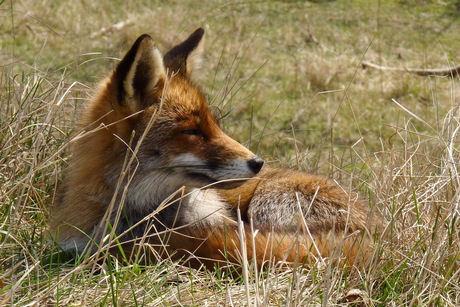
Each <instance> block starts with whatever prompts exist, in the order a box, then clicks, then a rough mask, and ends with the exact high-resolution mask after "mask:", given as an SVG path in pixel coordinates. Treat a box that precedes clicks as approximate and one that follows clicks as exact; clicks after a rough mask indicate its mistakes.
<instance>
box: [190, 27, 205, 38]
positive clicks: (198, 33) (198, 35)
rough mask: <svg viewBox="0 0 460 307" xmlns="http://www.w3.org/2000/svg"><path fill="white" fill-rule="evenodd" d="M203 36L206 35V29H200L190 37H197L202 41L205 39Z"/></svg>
mask: <svg viewBox="0 0 460 307" xmlns="http://www.w3.org/2000/svg"><path fill="white" fill-rule="evenodd" d="M203 35H204V29H203V28H198V29H196V30H195V32H193V33H192V35H190V36H196V37H197V38H198V37H199V38H200V39H201V38H202V37H203Z"/></svg>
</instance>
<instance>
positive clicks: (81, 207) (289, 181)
mask: <svg viewBox="0 0 460 307" xmlns="http://www.w3.org/2000/svg"><path fill="white" fill-rule="evenodd" d="M203 34H204V31H203V30H202V29H198V30H197V31H195V32H194V33H193V34H192V35H191V36H190V37H189V38H188V39H187V40H185V41H184V42H183V43H181V44H179V45H178V46H176V47H174V48H173V49H172V50H170V51H169V52H168V53H167V54H166V55H165V56H164V58H162V57H161V55H160V53H159V51H158V49H157V48H156V47H155V44H154V43H153V40H152V39H151V38H150V37H149V36H147V35H143V36H141V37H140V38H139V39H138V40H137V41H136V42H135V44H134V45H133V47H132V48H131V49H130V50H129V51H128V53H127V54H126V56H125V57H124V58H123V60H122V61H121V62H120V63H119V64H118V66H117V67H116V69H115V70H114V72H113V73H112V74H111V75H110V76H109V77H108V78H107V79H106V80H105V81H104V82H103V83H102V84H101V86H100V88H99V90H98V93H97V94H96V95H95V97H94V98H93V99H92V100H91V102H90V103H89V105H88V106H87V107H86V109H85V110H84V112H83V114H82V116H81V119H80V121H79V126H78V129H79V131H81V134H79V135H78V136H77V137H76V138H75V139H74V140H73V142H72V157H71V159H70V161H69V168H68V171H67V175H66V179H65V181H64V184H63V189H62V190H63V192H62V197H61V201H60V202H59V203H58V204H57V205H56V206H55V207H54V208H53V212H52V220H51V222H50V227H51V230H52V232H53V234H54V238H55V240H57V241H58V242H60V244H61V246H62V247H63V248H64V249H76V250H77V251H78V252H81V251H82V250H84V248H86V247H88V246H90V242H91V241H94V243H95V244H96V245H98V244H107V242H102V241H101V240H102V238H103V237H104V236H103V234H104V233H109V232H110V231H112V233H113V236H115V237H117V238H118V239H119V240H120V241H121V242H124V246H125V249H126V252H127V253H131V254H132V255H134V254H135V252H138V251H139V249H138V248H139V247H140V248H141V249H142V248H147V249H148V248H152V249H153V250H154V251H155V253H156V254H158V255H159V256H160V257H172V258H173V259H184V258H187V261H188V262H189V263H190V264H192V265H199V263H204V264H205V265H207V266H208V267H212V266H213V265H214V264H216V263H221V262H225V261H230V262H238V261H240V260H241V253H242V249H241V242H243V243H242V244H243V245H245V246H246V250H247V256H248V257H249V258H250V259H256V262H257V264H258V265H260V266H261V265H263V263H264V262H265V261H267V260H274V261H288V262H294V261H298V262H300V263H305V262H309V261H312V259H313V258H316V257H320V256H321V257H332V258H334V259H339V258H341V257H343V258H344V259H345V261H347V262H349V263H354V261H355V259H357V257H358V258H359V257H361V258H363V259H365V258H366V257H367V255H368V252H369V245H370V244H369V243H371V241H372V240H371V236H370V232H369V230H370V229H369V228H373V227H374V226H376V225H378V224H379V222H378V220H377V219H371V218H370V217H369V210H368V208H367V207H366V206H365V205H364V204H363V203H362V202H361V201H360V200H359V199H358V198H357V197H356V196H355V195H354V194H352V193H348V192H346V191H345V190H343V189H342V188H341V187H340V186H338V185H336V184H335V183H333V182H331V181H329V180H327V179H324V178H321V177H317V176H313V175H309V174H306V173H303V172H299V171H293V170H286V169H279V168H269V167H266V166H264V167H263V168H262V164H263V160H262V159H260V158H259V157H257V156H255V155H254V154H253V153H252V152H250V151H249V150H248V149H246V148H245V147H244V146H242V145H241V144H239V143H238V142H236V141H235V140H233V139H232V138H230V137H229V136H227V135H226V134H225V133H224V132H222V130H221V129H220V127H219V125H218V122H217V120H216V119H215V118H214V116H213V115H212V113H211V112H210V110H209V108H208V106H207V103H206V99H205V98H204V95H203V94H202V93H201V91H200V90H199V89H198V87H197V86H196V85H195V84H194V83H193V81H191V79H190V78H191V68H193V67H194V66H197V65H196V63H194V61H196V60H197V59H199V54H197V53H199V52H200V51H201V50H202V43H201V39H202V36H203ZM261 168H262V169H261ZM237 210H240V212H241V223H242V224H240V226H242V227H243V228H242V231H243V233H244V237H246V239H245V240H243V239H242V238H240V237H239V236H240V235H239V234H238V233H239V229H238V227H239V226H238V223H237ZM251 223H253V226H254V228H255V229H256V231H257V233H252V232H251V231H250V224H251ZM108 225H110V229H111V230H110V229H108V228H107V226H108ZM363 242H364V243H363ZM253 244H254V246H253ZM92 249H93V250H94V249H95V246H93V247H92ZM253 250H255V254H253ZM192 255H193V257H192Z"/></svg>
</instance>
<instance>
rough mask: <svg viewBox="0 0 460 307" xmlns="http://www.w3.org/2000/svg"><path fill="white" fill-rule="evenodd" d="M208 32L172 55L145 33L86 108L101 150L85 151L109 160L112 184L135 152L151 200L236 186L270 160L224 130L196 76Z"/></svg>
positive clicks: (142, 189)
mask: <svg viewBox="0 0 460 307" xmlns="http://www.w3.org/2000/svg"><path fill="white" fill-rule="evenodd" d="M203 35H204V30H203V29H198V30H196V31H195V32H194V33H193V34H192V35H190V36H189V37H188V38H187V39H186V40H185V41H184V42H182V43H181V44H179V45H177V46H175V47H174V48H172V49H171V50H170V51H169V52H167V53H166V55H165V56H162V55H161V53H160V51H159V50H158V49H157V47H156V46H155V43H154V41H153V40H152V38H151V37H150V36H149V35H142V36H140V37H139V38H138V39H137V40H136V42H135V43H134V45H133V46H132V47H131V49H130V50H129V51H128V52H127V54H126V55H125V57H124V58H123V59H122V60H121V62H119V64H118V65H117V67H116V68H115V70H114V71H113V73H112V74H111V76H109V78H108V79H107V80H106V81H105V82H104V83H103V85H102V88H101V89H100V91H99V94H98V95H97V96H96V98H95V100H93V103H92V104H90V106H89V107H88V108H87V109H86V111H85V114H84V116H83V119H84V120H83V121H82V122H81V125H82V126H83V127H86V129H87V128H88V127H90V128H92V129H93V130H98V131H97V132H94V133H95V134H94V136H93V145H92V146H93V148H80V152H81V153H82V154H88V155H92V156H94V158H93V159H103V160H106V162H107V163H106V164H105V165H104V166H103V170H104V171H105V180H106V181H107V182H108V183H109V184H114V183H115V180H116V179H117V178H119V176H120V173H122V172H123V169H122V166H123V165H124V163H125V164H126V161H127V160H126V159H127V158H126V157H127V152H129V153H130V154H131V156H132V157H134V159H133V160H132V162H133V163H132V165H131V167H130V171H131V170H135V175H134V176H133V177H132V182H131V183H130V186H131V187H132V190H133V191H134V192H133V193H135V194H137V195H136V197H137V198H145V201H152V200H151V196H149V195H155V196H160V195H162V197H164V196H167V195H164V194H167V193H170V192H172V191H175V190H177V189H178V188H180V187H182V186H185V187H191V188H197V187H204V186H206V185H209V184H213V183H216V182H221V181H224V183H220V184H219V187H224V188H225V186H226V185H227V186H229V187H230V186H233V185H234V183H233V184H232V183H231V181H232V180H235V179H241V180H244V179H248V178H250V177H253V176H254V175H256V174H257V173H258V172H259V171H260V170H261V168H262V165H263V163H264V161H263V160H262V159H261V158H259V157H257V156H256V155H254V154H253V153H252V152H251V151H249V150H248V149H246V148H245V147H244V146H243V145H241V144H239V143H238V142H237V141H235V140H233V139H232V138H230V137H229V136H227V135H226V134H225V133H224V132H223V131H222V130H221V129H220V127H219V124H218V121H217V120H216V118H215V117H214V116H213V114H212V112H211V111H210V109H209V107H208V105H207V102H206V99H205V97H204V95H203V94H202V93H201V92H200V90H199V89H198V87H197V86H196V85H195V84H194V83H193V82H192V81H191V73H192V71H193V69H194V67H195V66H197V64H198V61H199V56H200V53H201V50H202V38H203ZM88 138H91V134H89V135H88ZM87 143H88V142H85V140H84V138H83V139H82V141H81V146H80V147H82V146H83V147H85V146H86V147H89V146H90V145H87ZM94 147H97V148H98V149H95V148H94ZM97 150H98V151H99V155H97V154H95V153H96V152H95V151H97ZM74 154H75V153H74ZM77 154H78V153H77ZM97 156H99V158H97ZM95 163H96V162H95ZM98 163H101V161H99V162H98ZM86 167H88V166H86ZM75 168H78V167H75ZM88 175H90V174H88ZM225 181H230V182H227V183H225ZM240 182H241V181H240ZM159 190H161V191H159ZM160 192H161V193H160ZM141 194H142V195H141Z"/></svg>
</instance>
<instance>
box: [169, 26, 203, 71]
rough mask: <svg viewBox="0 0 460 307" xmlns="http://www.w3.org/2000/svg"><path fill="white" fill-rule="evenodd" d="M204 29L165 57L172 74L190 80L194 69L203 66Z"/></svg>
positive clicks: (192, 35) (193, 34)
mask: <svg viewBox="0 0 460 307" xmlns="http://www.w3.org/2000/svg"><path fill="white" fill-rule="evenodd" d="M203 36H204V29H202V28H199V29H197V30H195V32H193V33H192V34H191V35H190V36H189V37H188V38H187V39H186V40H185V41H183V42H182V43H180V44H179V45H177V46H175V47H174V48H172V49H171V50H169V52H168V53H166V55H165V56H164V58H163V59H164V63H165V67H166V68H168V69H169V70H170V71H171V72H173V73H177V74H179V75H181V76H183V77H186V78H188V79H190V75H191V73H192V72H193V70H194V69H197V68H198V67H199V66H200V64H201V55H202V53H203V45H204V44H203V41H204V40H203Z"/></svg>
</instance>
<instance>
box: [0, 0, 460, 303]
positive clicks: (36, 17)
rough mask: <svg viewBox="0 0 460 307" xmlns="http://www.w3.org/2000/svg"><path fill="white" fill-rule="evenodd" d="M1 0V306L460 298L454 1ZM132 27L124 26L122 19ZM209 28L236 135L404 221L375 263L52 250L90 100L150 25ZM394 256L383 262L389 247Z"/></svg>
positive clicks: (167, 33)
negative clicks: (203, 262)
mask: <svg viewBox="0 0 460 307" xmlns="http://www.w3.org/2000/svg"><path fill="white" fill-rule="evenodd" d="M131 2H132V1H52V0H42V1H33V0H15V1H12V0H10V1H0V16H1V17H0V33H1V35H0V88H1V90H0V169H1V171H0V181H1V190H0V205H1V208H0V211H1V214H0V244H1V245H0V264H1V267H0V305H8V304H11V305H18V306H21V305H27V306H35V305H38V306H42V305H46V306H52V305H59V306H69V305H73V306H93V305H100V306H105V305H121V306H132V305H141V306H142V305H149V306H161V305H166V306H171V305H172V306H182V305H186V306H203V305H218V306H227V305H229V306H240V305H248V304H258V305H260V306H278V305H282V306H304V305H322V306H331V305H336V304H337V305H340V304H342V305H343V304H344V303H343V301H342V298H343V296H344V295H345V293H346V292H347V291H348V290H350V289H360V290H361V296H362V297H365V300H366V304H368V305H370V304H375V305H389V306H401V305H416V306H418V305H429V306H432V305H435V306H458V305H460V287H459V284H460V233H459V229H460V225H459V223H460V222H459V219H460V216H459V215H460V205H459V204H460V176H459V171H460V165H459V161H460V153H459V145H458V144H459V131H458V130H459V127H460V123H459V120H460V117H459V110H458V107H459V103H460V86H459V85H460V82H459V77H458V76H455V77H453V78H449V77H433V76H431V77H421V76H417V75H414V74H410V73H407V72H388V71H379V70H373V69H366V70H364V69H362V68H361V62H362V61H363V60H364V61H369V62H373V63H376V64H379V65H384V66H394V67H401V68H404V67H409V68H441V67H449V66H453V65H458V64H460V18H459V17H460V2H459V1H458V0H453V1H443V2H441V1H421V0H420V1H417V0H406V1H404V0H400V1H374V0H372V1H312V2H304V1H234V2H232V1H207V2H206V4H202V3H201V4H200V3H199V2H198V1H136V2H134V3H131ZM119 22H124V25H125V26H124V27H121V29H116V27H115V28H114V27H111V26H112V25H114V24H117V23H119ZM200 26H202V27H204V28H205V29H206V31H207V34H206V50H207V52H206V55H205V65H204V66H203V68H202V72H201V75H200V80H201V84H202V87H203V89H204V90H205V91H206V93H207V94H208V98H209V100H210V102H211V104H212V105H213V106H214V107H215V108H216V109H218V110H219V111H220V114H222V117H224V119H223V122H224V127H225V130H226V131H227V132H228V134H229V135H231V136H232V137H234V138H235V139H237V140H239V141H240V142H243V143H245V144H247V145H248V146H249V147H250V148H251V150H253V151H254V152H257V153H258V154H259V155H261V156H262V157H264V158H265V159H266V160H268V161H269V162H270V163H272V164H282V165H288V166H292V167H296V168H300V169H305V170H308V171H311V172H316V173H320V174H323V175H326V176H329V177H331V178H334V179H336V180H338V181H340V182H342V183H343V184H345V185H348V184H350V185H353V186H354V187H355V188H356V190H357V191H358V192H359V193H360V194H361V196H363V197H364V198H366V199H368V202H369V205H370V206H371V207H372V208H373V210H376V211H378V212H379V213H381V214H382V215H383V217H384V219H385V221H386V223H387V224H388V226H387V228H386V237H384V238H382V239H380V240H378V242H377V246H376V248H375V255H376V261H375V262H374V263H373V264H372V265H370V266H369V267H368V268H365V269H362V270H353V271H348V270H344V269H338V268H334V267H320V266H318V267H316V266H313V267H312V268H310V269H303V270H302V269H300V268H299V269H285V268H284V269H283V268H278V269H277V268H274V269H272V270H270V271H269V272H265V273H263V274H260V273H259V274H255V273H254V272H253V271H251V273H252V274H250V276H249V278H248V279H246V280H244V279H242V278H239V279H236V280H233V279H230V278H228V277H226V276H221V275H220V274H219V273H220V272H204V271H194V270H190V269H187V268H184V267H181V266H180V265H179V264H177V263H172V262H167V261H165V262H164V263H158V264H156V265H153V266H150V267H147V268H140V267H136V266H130V267H127V266H120V265H118V264H117V263H113V262H110V261H107V262H104V263H103V264H102V265H101V264H100V263H95V262H94V261H92V259H91V258H82V259H77V260H75V261H73V262H65V261H64V260H62V259H61V260H60V259H56V257H51V255H52V254H53V250H55V249H56V247H54V246H52V245H51V244H50V243H49V242H48V241H47V238H46V219H47V218H48V208H49V206H50V205H51V204H52V203H53V201H54V197H55V190H56V187H57V185H58V183H59V182H60V180H61V178H62V174H63V169H64V168H65V165H66V151H67V144H68V142H69V140H70V138H71V134H72V126H73V123H74V121H75V118H76V114H78V110H80V108H81V105H82V104H84V103H85V101H87V100H88V99H89V97H90V94H91V90H92V88H93V83H94V82H97V81H98V80H99V79H100V78H101V77H102V76H104V75H105V74H106V73H107V72H108V71H110V69H111V68H112V67H113V66H114V65H115V64H116V62H117V59H118V58H119V57H121V56H122V55H123V53H124V52H125V51H126V50H127V48H129V46H130V44H131V43H132V42H133V41H134V40H135V38H136V37H137V36H138V35H140V34H142V33H150V34H151V35H152V36H153V37H154V38H155V39H156V41H157V43H158V45H159V46H160V48H161V49H162V50H163V51H165V50H166V49H167V48H168V47H171V46H172V44H174V43H176V42H178V41H179V40H180V39H182V38H184V37H185V36H186V35H187V34H189V33H191V32H192V31H193V30H194V29H195V28H197V27H200ZM377 256H378V257H377Z"/></svg>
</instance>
